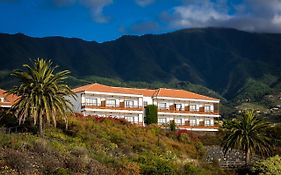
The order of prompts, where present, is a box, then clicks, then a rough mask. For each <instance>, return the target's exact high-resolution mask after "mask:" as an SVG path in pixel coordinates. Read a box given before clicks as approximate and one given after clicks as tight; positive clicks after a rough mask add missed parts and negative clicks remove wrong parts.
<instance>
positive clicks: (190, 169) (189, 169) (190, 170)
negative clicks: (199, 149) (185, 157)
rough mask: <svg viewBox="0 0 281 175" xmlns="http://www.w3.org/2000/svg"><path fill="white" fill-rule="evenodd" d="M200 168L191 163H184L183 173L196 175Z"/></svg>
mask: <svg viewBox="0 0 281 175" xmlns="http://www.w3.org/2000/svg"><path fill="white" fill-rule="evenodd" d="M199 171H200V169H199V168H198V167H197V166H196V165H194V164H193V163H187V164H185V165H184V174H186V175H197V174H198V173H199Z"/></svg>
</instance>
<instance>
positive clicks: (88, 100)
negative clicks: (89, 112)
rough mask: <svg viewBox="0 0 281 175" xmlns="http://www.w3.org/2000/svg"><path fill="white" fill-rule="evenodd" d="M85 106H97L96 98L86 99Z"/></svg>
mask: <svg viewBox="0 0 281 175" xmlns="http://www.w3.org/2000/svg"><path fill="white" fill-rule="evenodd" d="M85 101H86V105H97V99H96V98H86V99H85Z"/></svg>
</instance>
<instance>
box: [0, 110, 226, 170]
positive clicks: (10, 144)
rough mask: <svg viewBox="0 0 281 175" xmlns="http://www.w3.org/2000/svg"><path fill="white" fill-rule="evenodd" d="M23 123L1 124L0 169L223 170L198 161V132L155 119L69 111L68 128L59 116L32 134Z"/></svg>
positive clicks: (200, 150) (200, 154)
mask: <svg viewBox="0 0 281 175" xmlns="http://www.w3.org/2000/svg"><path fill="white" fill-rule="evenodd" d="M6 117H7V116H6ZM2 119H3V118H2ZM13 121H16V120H12V121H11V122H10V123H13ZM5 122H6V121H5ZM31 123H32V122H31ZM2 124H3V123H2ZM14 124H15V125H16V123H14ZM27 124H28V122H27V123H26V124H25V126H21V129H18V131H20V133H5V130H4V129H5V128H4V127H3V128H2V131H1V132H0V167H2V168H0V174H19V173H22V174H159V175H160V174H161V175H163V174H169V175H170V174H204V175H205V174H226V173H225V172H224V171H222V170H221V169H220V168H219V167H218V166H214V165H212V164H206V163H204V162H203V161H201V159H200V157H202V155H203V154H204V152H205V149H204V146H203V144H202V143H201V142H200V140H199V139H198V138H195V137H190V136H189V135H188V134H184V133H176V132H171V131H169V130H159V127H157V126H156V125H150V126H149V127H139V126H135V125H132V124H129V123H128V122H127V121H125V120H120V119H114V118H99V117H94V116H88V117H86V118H84V117H81V116H79V115H78V116H75V117H73V116H72V117H69V128H68V130H66V129H65V127H64V124H63V122H60V121H59V122H58V127H57V128H53V127H47V128H45V135H44V137H38V136H37V135H34V134H32V133H31V132H27V131H28V130H29V129H30V128H29V126H28V125H27ZM6 128H7V127H6Z"/></svg>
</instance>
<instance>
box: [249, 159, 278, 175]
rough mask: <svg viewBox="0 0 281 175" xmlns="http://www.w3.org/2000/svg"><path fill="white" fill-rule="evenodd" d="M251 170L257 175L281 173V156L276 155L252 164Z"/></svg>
mask: <svg viewBox="0 0 281 175" xmlns="http://www.w3.org/2000/svg"><path fill="white" fill-rule="evenodd" d="M252 171H253V172H254V173H256V174H259V175H276V174H281V157H280V156H279V155H276V156H274V157H269V158H268V159H266V160H261V161H259V162H257V163H255V164H254V166H253V168H252Z"/></svg>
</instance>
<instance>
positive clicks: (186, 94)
mask: <svg viewBox="0 0 281 175" xmlns="http://www.w3.org/2000/svg"><path fill="white" fill-rule="evenodd" d="M73 91H74V92H75V93H78V92H84V91H95V92H109V93H122V94H136V95H143V96H147V97H171V98H188V99H200V100H219V99H216V98H211V97H208V96H204V95H200V94H196V93H193V92H190V91H185V90H178V89H166V88H160V89H155V90H153V89H138V88H124V87H113V86H107V85H102V84H98V83H94V84H89V85H85V86H81V87H78V88H75V89H73Z"/></svg>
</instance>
